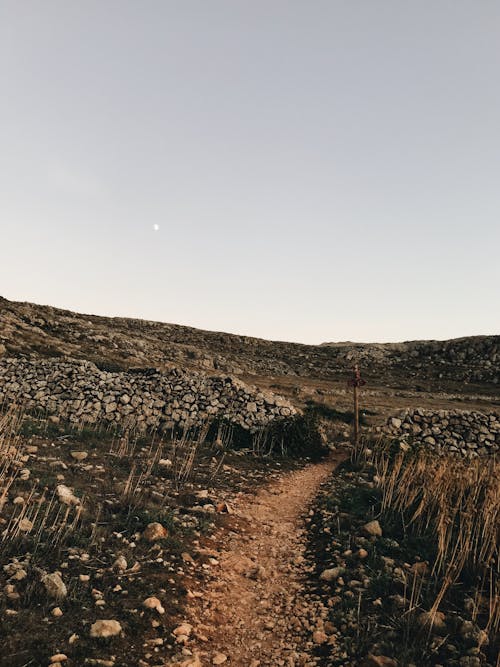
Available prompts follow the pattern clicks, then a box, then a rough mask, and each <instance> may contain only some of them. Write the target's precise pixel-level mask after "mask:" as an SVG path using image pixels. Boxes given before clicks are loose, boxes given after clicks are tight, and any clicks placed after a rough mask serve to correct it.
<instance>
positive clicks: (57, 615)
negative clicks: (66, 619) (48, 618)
mask: <svg viewBox="0 0 500 667" xmlns="http://www.w3.org/2000/svg"><path fill="white" fill-rule="evenodd" d="M50 613H51V615H52V616H53V617H54V618H60V617H61V616H62V615H63V612H62V609H61V607H54V609H52V611H51V612H50Z"/></svg>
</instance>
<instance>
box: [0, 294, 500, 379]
mask: <svg viewBox="0 0 500 667" xmlns="http://www.w3.org/2000/svg"><path fill="white" fill-rule="evenodd" d="M2 350H3V351H4V353H8V355H9V356H15V355H19V354H27V353H36V354H39V355H43V356H49V357H54V356H71V357H73V358H80V359H87V360H90V361H93V362H95V363H96V364H98V365H99V366H100V367H101V368H106V369H107V370H119V369H126V368H131V367H142V368H145V367H152V366H154V367H158V368H162V369H167V368H171V367H173V366H181V367H184V368H194V369H199V370H205V371H220V372H222V373H232V374H235V375H256V376H258V375H261V376H270V375H271V376H283V375H296V376H302V377H314V378H325V379H333V380H335V379H337V380H343V379H345V377H346V374H347V373H348V372H349V369H350V367H351V365H352V363H353V361H354V360H356V361H359V362H360V363H361V364H362V367H363V373H364V375H365V376H366V377H367V378H368V379H372V380H376V381H377V382H379V383H386V384H390V385H391V384H392V385H394V386H404V387H407V388H417V389H418V388H419V387H420V386H421V385H424V386H426V387H428V386H431V385H432V387H433V388H435V389H440V388H447V387H448V386H449V385H450V383H451V384H453V383H455V384H456V383H459V384H460V387H461V389H463V386H464V385H471V386H474V385H475V388H477V387H478V386H480V387H481V389H482V390H483V391H485V390H486V391H488V390H490V391H495V388H496V387H497V386H498V383H499V382H500V336H475V337H469V338H458V339H453V340H448V341H412V342H405V343H398V344H394V343H389V344H363V343H326V344H323V345H301V344H297V343H286V342H278V341H268V340H263V339H260V338H251V337H247V336H238V335H234V334H227V333H220V332H210V331H203V330H200V329H194V328H191V327H184V326H180V325H176V324H164V323H161V322H152V321H147V320H137V319H127V318H107V317H99V316H96V315H82V314H77V313H73V312H70V311H67V310H61V309H58V308H53V307H50V306H40V305H35V304H30V303H17V302H11V301H8V300H6V299H3V298H1V297H0V353H1V351H2Z"/></svg>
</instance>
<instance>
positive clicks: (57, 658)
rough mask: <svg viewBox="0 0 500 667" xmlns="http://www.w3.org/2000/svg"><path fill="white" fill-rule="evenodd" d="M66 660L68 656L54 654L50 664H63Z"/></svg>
mask: <svg viewBox="0 0 500 667" xmlns="http://www.w3.org/2000/svg"><path fill="white" fill-rule="evenodd" d="M67 659H68V656H67V655H65V654H64V653H56V654H55V655H53V656H52V657H51V658H50V662H52V663H54V662H64V661H65V660H67Z"/></svg>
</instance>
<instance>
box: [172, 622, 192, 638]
mask: <svg viewBox="0 0 500 667" xmlns="http://www.w3.org/2000/svg"><path fill="white" fill-rule="evenodd" d="M192 631H193V626H192V625H191V624H190V623H181V624H180V625H178V626H177V627H176V628H175V630H174V631H173V632H172V634H173V635H174V636H175V637H179V636H180V635H186V636H187V637H189V635H190V634H191V632H192Z"/></svg>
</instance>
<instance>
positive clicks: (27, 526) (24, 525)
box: [17, 518, 33, 533]
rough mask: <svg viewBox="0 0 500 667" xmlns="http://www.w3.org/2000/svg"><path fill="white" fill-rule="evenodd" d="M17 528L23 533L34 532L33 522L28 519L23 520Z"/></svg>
mask: <svg viewBox="0 0 500 667" xmlns="http://www.w3.org/2000/svg"><path fill="white" fill-rule="evenodd" d="M17 527H18V528H19V530H20V531H21V532H22V533H29V532H31V531H32V530H33V521H30V520H29V519H26V518H24V519H21V520H20V521H19V523H18V524H17Z"/></svg>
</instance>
